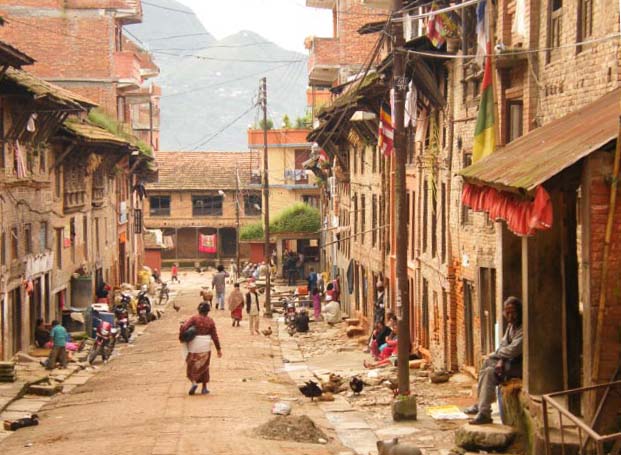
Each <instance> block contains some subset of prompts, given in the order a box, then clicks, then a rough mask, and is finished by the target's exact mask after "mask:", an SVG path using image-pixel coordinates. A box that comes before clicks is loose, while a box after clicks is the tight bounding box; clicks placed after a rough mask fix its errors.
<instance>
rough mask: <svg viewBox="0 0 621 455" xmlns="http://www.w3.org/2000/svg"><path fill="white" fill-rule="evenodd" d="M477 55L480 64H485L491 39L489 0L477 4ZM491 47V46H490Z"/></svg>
mask: <svg viewBox="0 0 621 455" xmlns="http://www.w3.org/2000/svg"><path fill="white" fill-rule="evenodd" d="M476 32H477V57H476V60H477V62H478V63H479V65H480V66H483V59H484V57H485V53H486V51H487V44H488V43H489V42H490V40H489V9H488V8H487V0H482V1H481V2H480V3H479V4H478V5H477V29H476ZM490 49H491V47H490Z"/></svg>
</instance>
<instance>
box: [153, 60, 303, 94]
mask: <svg viewBox="0 0 621 455" xmlns="http://www.w3.org/2000/svg"><path fill="white" fill-rule="evenodd" d="M291 65H297V63H284V64H282V65H278V66H275V67H273V68H270V69H267V70H262V71H257V72H256V73H251V74H248V75H247V76H242V77H238V78H235V79H227V80H226V81H222V82H217V83H215V84H211V85H205V86H203V87H199V88H196V89H192V90H186V91H185V92H178V93H171V94H168V95H162V96H161V97H160V98H172V97H175V96H181V95H187V94H189V93H196V92H200V91H203V90H207V89H210V88H213V87H219V86H221V85H226V84H230V83H232V82H237V81H241V80H244V79H249V78H251V77H254V76H258V75H262V74H267V73H270V72H272V71H276V70H278V69H280V68H285V67H288V66H291Z"/></svg>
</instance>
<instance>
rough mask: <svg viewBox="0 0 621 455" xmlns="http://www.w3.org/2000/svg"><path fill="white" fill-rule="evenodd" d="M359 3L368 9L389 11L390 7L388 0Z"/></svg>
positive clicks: (363, 0) (371, 0)
mask: <svg viewBox="0 0 621 455" xmlns="http://www.w3.org/2000/svg"><path fill="white" fill-rule="evenodd" d="M360 3H361V4H362V5H364V6H366V7H368V8H377V9H384V10H389V9H390V8H391V7H392V5H391V2H390V0H360Z"/></svg>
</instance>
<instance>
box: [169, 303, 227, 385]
mask: <svg viewBox="0 0 621 455" xmlns="http://www.w3.org/2000/svg"><path fill="white" fill-rule="evenodd" d="M209 309H210V307H209V304H208V303H206V302H201V303H200V305H198V314H196V315H194V316H192V317H191V318H190V319H188V320H187V321H185V323H184V324H183V325H182V326H181V328H180V329H179V340H180V341H181V342H183V338H182V335H183V333H184V332H185V331H186V330H188V329H189V328H190V327H194V328H195V329H196V336H195V337H194V338H193V339H192V340H191V341H190V342H188V343H184V351H185V352H186V356H185V362H186V365H187V369H186V374H187V377H188V379H189V380H190V381H191V382H192V386H191V387H190V391H189V392H188V393H189V394H190V395H194V393H195V392H196V389H197V387H198V383H199V382H200V383H201V384H202V385H203V388H202V390H201V393H202V394H203V395H206V394H208V393H209V390H208V389H207V383H208V382H209V361H210V360H211V344H212V343H213V344H214V345H215V346H216V351H217V353H218V357H222V349H221V347H220V340H219V339H218V332H217V331H216V323H215V322H214V321H213V319H211V318H210V317H209V316H208V314H209Z"/></svg>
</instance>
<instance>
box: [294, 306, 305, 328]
mask: <svg viewBox="0 0 621 455" xmlns="http://www.w3.org/2000/svg"><path fill="white" fill-rule="evenodd" d="M308 321H309V318H308V312H307V311H306V308H302V309H301V310H300V312H299V313H298V314H296V315H295V319H294V321H293V323H294V325H295V331H296V332H299V333H306V332H308Z"/></svg>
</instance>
